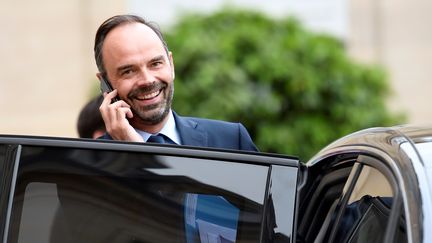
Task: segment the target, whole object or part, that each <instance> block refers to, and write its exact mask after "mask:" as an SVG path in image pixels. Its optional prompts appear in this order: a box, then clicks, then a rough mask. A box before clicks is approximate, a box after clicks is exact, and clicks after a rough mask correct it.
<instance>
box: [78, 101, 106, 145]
mask: <svg viewBox="0 0 432 243" xmlns="http://www.w3.org/2000/svg"><path fill="white" fill-rule="evenodd" d="M102 101H103V96H102V95H99V96H97V97H94V98H93V99H91V100H90V101H89V102H87V104H86V105H85V106H84V107H83V108H82V109H81V112H80V113H79V116H78V122H77V130H78V135H79V137H80V138H93V133H94V132H95V131H97V130H103V131H105V123H104V121H103V119H102V115H101V113H100V111H99V106H100V105H101V104H102Z"/></svg>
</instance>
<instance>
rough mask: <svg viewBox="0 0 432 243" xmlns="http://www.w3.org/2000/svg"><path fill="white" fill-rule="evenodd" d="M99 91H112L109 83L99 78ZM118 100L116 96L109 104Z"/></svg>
mask: <svg viewBox="0 0 432 243" xmlns="http://www.w3.org/2000/svg"><path fill="white" fill-rule="evenodd" d="M100 89H101V93H102V94H103V93H105V92H107V93H110V92H112V91H113V90H114V89H113V88H112V86H111V83H110V82H109V81H108V80H107V79H105V78H104V77H101V82H100ZM119 100H120V98H119V97H118V96H116V97H115V98H114V99H112V101H111V103H114V102H116V101H119Z"/></svg>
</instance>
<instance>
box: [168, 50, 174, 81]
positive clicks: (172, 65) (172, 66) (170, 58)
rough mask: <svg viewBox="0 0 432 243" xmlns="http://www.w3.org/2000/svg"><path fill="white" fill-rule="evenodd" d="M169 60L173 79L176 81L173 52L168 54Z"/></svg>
mask: <svg viewBox="0 0 432 243" xmlns="http://www.w3.org/2000/svg"><path fill="white" fill-rule="evenodd" d="M168 58H169V62H170V65H171V75H172V79H173V80H174V79H175V71H174V60H173V56H172V52H168Z"/></svg>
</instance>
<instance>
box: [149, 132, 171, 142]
mask: <svg viewBox="0 0 432 243" xmlns="http://www.w3.org/2000/svg"><path fill="white" fill-rule="evenodd" d="M147 142H148V143H170V142H169V140H168V138H166V137H165V136H164V135H163V134H158V135H151V136H150V137H149V139H147Z"/></svg>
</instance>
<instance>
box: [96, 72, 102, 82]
mask: <svg viewBox="0 0 432 243" xmlns="http://www.w3.org/2000/svg"><path fill="white" fill-rule="evenodd" d="M96 77H97V78H98V79H99V82H102V79H103V78H102V73H96Z"/></svg>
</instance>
